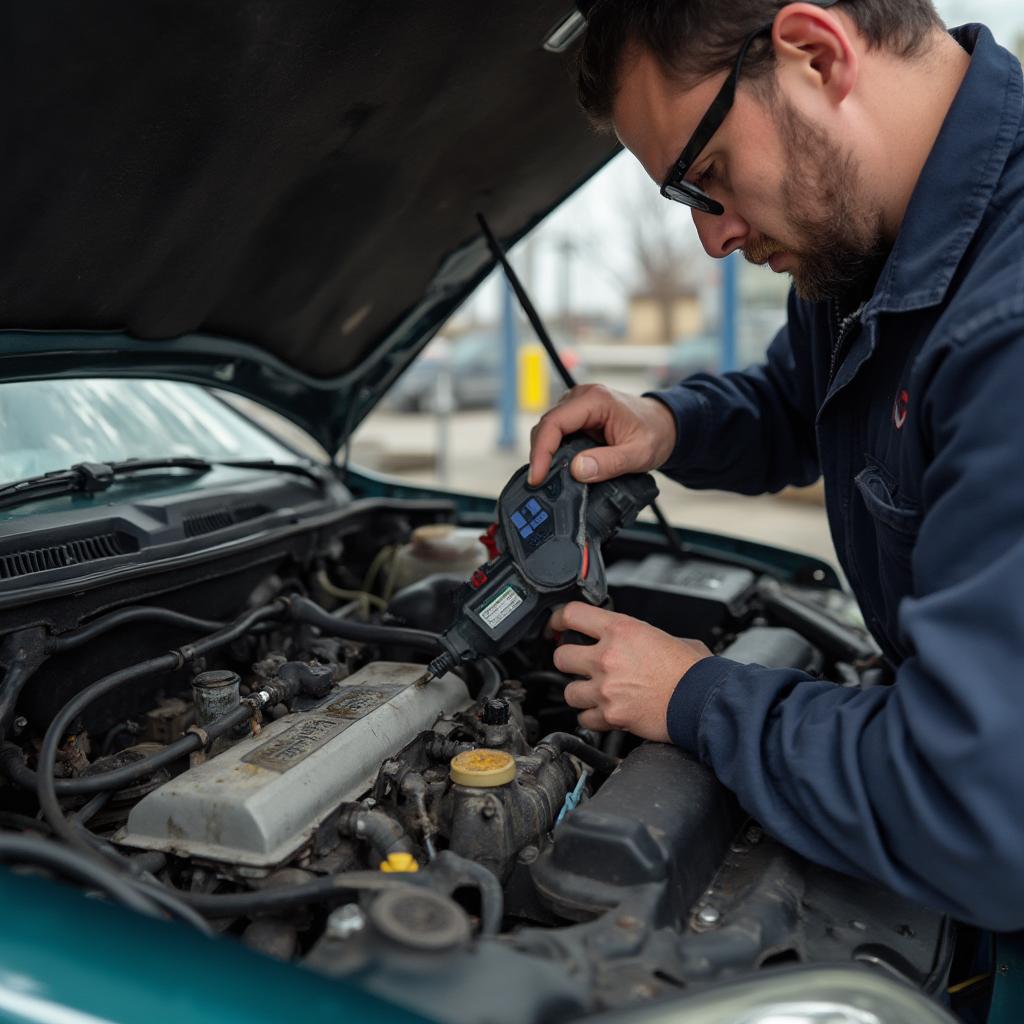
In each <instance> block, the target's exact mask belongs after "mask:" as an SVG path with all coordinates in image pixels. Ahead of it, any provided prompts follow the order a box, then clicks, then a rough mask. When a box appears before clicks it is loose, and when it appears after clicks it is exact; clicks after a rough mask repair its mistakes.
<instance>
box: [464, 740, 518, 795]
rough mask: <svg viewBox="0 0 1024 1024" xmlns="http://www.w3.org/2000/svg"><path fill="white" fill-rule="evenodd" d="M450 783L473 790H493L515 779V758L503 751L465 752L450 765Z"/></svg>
mask: <svg viewBox="0 0 1024 1024" xmlns="http://www.w3.org/2000/svg"><path fill="white" fill-rule="evenodd" d="M451 777H452V782H454V783H455V785H457V786H472V787H473V788H474V789H494V787H496V786H504V785H505V784H506V783H509V782H511V781H512V780H513V779H514V778H515V777H516V762H515V758H514V757H513V756H512V755H511V754H509V753H506V752H505V751H504V750H466V751H463V752H462V753H461V754H456V755H455V757H453V758H452V763H451Z"/></svg>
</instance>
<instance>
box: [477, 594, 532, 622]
mask: <svg viewBox="0 0 1024 1024" xmlns="http://www.w3.org/2000/svg"><path fill="white" fill-rule="evenodd" d="M522 603H523V599H522V597H520V596H519V594H517V593H516V591H515V589H514V588H513V587H512V586H507V587H506V588H505V589H504V590H503V591H502V592H501V593H500V594H499V595H498V596H497V597H496V598H495V599H494V600H493V601H492V602H491V603H490V604H489V605H487V606H486V607H484V608H481V609H480V618H481V619H483V620H484V622H485V623H486V624H487V625H488V626H490V627H491V629H497V628H498V626H500V625H501V624H502V623H503V622H504V621H505V620H506V619H507V618H508V617H509V616H510V615H511V614H512V613H513V612H514V611H515V610H516V609H517V608H518V607H519V606H520V605H521V604H522Z"/></svg>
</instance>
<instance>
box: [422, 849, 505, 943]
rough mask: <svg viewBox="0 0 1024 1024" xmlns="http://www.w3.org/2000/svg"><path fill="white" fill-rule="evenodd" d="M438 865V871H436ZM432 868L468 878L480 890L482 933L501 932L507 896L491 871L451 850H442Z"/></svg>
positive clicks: (495, 933)
mask: <svg viewBox="0 0 1024 1024" xmlns="http://www.w3.org/2000/svg"><path fill="white" fill-rule="evenodd" d="M435 865H436V869H435ZM431 868H432V869H435V870H436V871H437V872H439V873H443V874H445V875H449V876H455V877H456V878H460V876H461V878H468V879H470V880H471V881H473V882H475V883H476V886H477V888H478V889H479V890H480V933H481V934H482V935H497V934H498V932H499V931H501V920H502V917H503V916H504V913H505V894H504V893H503V892H502V889H501V883H500V882H499V881H498V879H497V877H496V876H495V875H494V872H492V871H491V870H490V869H488V868H485V867H484V866H483V864H477V862H476V861H474V860H468V859H467V858H466V857H460V856H459V855H458V854H457V853H452V851H451V850H442V851H441V852H440V853H439V854H438V855H437V857H435V858H434V861H433V863H432V864H431Z"/></svg>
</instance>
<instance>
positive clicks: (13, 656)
mask: <svg viewBox="0 0 1024 1024" xmlns="http://www.w3.org/2000/svg"><path fill="white" fill-rule="evenodd" d="M132 622H157V623H160V624H161V625H164V626H175V627H177V628H179V629H194V630H196V631H198V632H200V633H212V632H213V631H214V630H216V629H220V628H221V627H222V626H223V625H224V624H223V623H222V622H211V621H210V620H208V619H197V618H195V617H194V616H192V615H184V614H182V613H181V612H172V611H169V610H168V609H167V608H152V607H149V606H145V605H143V606H140V607H137V608H124V609H122V610H121V611H117V612H112V613H111V614H110V615H105V616H104V617H103V618H102V619H97V620H96V621H95V622H91V623H89V625H88V626H83V627H82V628H81V629H77V630H75V631H74V632H72V633H66V634H64V635H63V636H50V635H49V634H48V633H47V631H46V630H45V629H43V628H42V627H36V628H33V629H26V630H22V631H21V632H19V633H15V634H12V635H11V636H9V637H8V638H7V640H6V641H5V642H4V647H3V650H2V653H0V657H2V655H3V654H6V653H7V652H8V649H10V652H11V653H10V655H9V656H8V657H3V660H4V661H5V663H6V664H7V666H8V667H7V673H6V674H5V676H4V680H3V684H2V688H0V740H3V738H4V737H5V736H6V735H7V731H8V729H9V728H10V726H11V720H12V719H13V717H14V709H15V705H16V704H17V703H18V698H19V697H20V696H21V692H22V690H23V689H24V688H25V684H26V683H27V682H28V681H29V679H30V678H31V677H32V676H33V675H34V674H35V672H36V670H37V669H38V668H39V667H40V666H41V665H42V664H43V662H44V661H46V660H47V658H49V657H50V656H51V655H54V654H62V653H64V652H65V651H73V650H75V649H77V648H79V647H81V646H83V645H84V644H87V643H88V642H89V641H90V640H95V639H96V638H97V637H99V636H102V635H103V634H104V633H109V632H110V630H112V629H116V628H117V627H118V626H124V625H127V624H129V623H132Z"/></svg>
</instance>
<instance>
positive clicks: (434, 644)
mask: <svg viewBox="0 0 1024 1024" xmlns="http://www.w3.org/2000/svg"><path fill="white" fill-rule="evenodd" d="M285 600H286V601H287V604H288V613H289V615H290V616H291V618H292V619H293V620H294V621H295V622H301V623H304V624H305V625H307V626H316V628H317V629H319V630H320V632H321V633H324V634H326V635H327V636H336V637H340V638H341V639H342V640H353V641H355V642H356V643H362V644H391V645H393V646H396V647H411V648H413V649H414V650H417V651H427V652H428V653H430V654H437V653H438V651H440V649H441V637H440V636H438V634H437V633H428V632H427V631H426V630H422V629H407V628H405V627H404V626H382V625H379V624H375V623H369V622H356V621H355V620H354V619H339V618H338V617H337V616H335V615H332V614H331V613H330V612H328V611H324V609H323V608H321V607H320V606H319V605H318V604H317V603H316V602H315V601H310V600H309V598H307V597H288V598H286V599H285Z"/></svg>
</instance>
